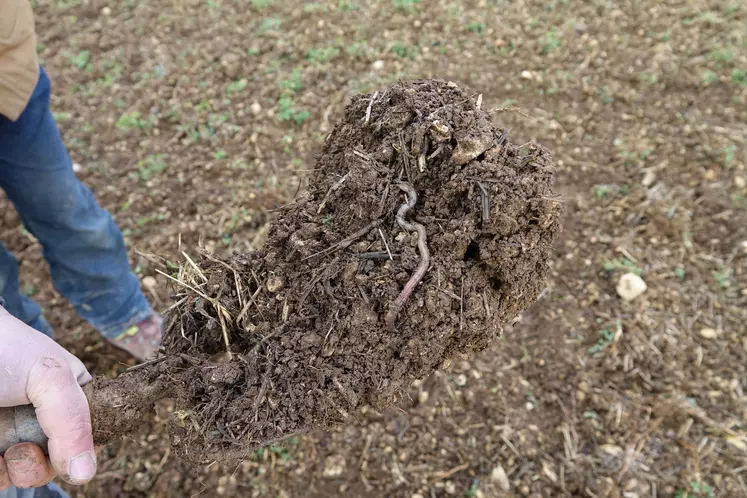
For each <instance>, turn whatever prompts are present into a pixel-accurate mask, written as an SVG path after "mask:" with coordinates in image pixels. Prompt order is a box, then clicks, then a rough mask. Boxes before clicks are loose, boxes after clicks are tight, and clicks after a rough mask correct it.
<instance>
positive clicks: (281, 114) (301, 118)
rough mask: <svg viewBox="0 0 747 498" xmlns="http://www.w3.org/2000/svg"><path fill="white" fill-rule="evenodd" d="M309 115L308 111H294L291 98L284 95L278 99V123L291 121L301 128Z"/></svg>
mask: <svg viewBox="0 0 747 498" xmlns="http://www.w3.org/2000/svg"><path fill="white" fill-rule="evenodd" d="M310 115H311V113H309V111H302V110H300V109H296V107H295V104H294V102H293V97H292V96H290V95H284V96H282V97H280V99H278V118H279V119H280V121H293V122H295V123H296V124H297V125H298V126H301V125H302V124H303V123H304V122H305V121H306V120H307V119H308V117H309V116H310Z"/></svg>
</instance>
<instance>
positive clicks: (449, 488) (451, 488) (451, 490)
mask: <svg viewBox="0 0 747 498" xmlns="http://www.w3.org/2000/svg"><path fill="white" fill-rule="evenodd" d="M444 491H445V492H446V494H447V495H453V494H456V484H454V481H446V484H444Z"/></svg>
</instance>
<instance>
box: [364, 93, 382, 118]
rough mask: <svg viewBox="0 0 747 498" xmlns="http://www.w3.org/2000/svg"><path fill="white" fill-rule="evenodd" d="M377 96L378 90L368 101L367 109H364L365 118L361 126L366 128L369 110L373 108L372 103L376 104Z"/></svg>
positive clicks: (369, 115)
mask: <svg viewBox="0 0 747 498" xmlns="http://www.w3.org/2000/svg"><path fill="white" fill-rule="evenodd" d="M378 96H379V92H378V90H377V91H376V92H374V94H373V97H371V100H369V101H368V109H366V118H365V119H364V121H363V126H368V123H369V122H370V121H371V109H372V108H373V105H374V102H376V97H378Z"/></svg>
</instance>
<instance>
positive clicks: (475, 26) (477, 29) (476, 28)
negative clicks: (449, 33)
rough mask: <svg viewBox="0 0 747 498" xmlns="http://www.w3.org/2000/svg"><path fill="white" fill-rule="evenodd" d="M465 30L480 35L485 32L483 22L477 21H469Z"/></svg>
mask: <svg viewBox="0 0 747 498" xmlns="http://www.w3.org/2000/svg"><path fill="white" fill-rule="evenodd" d="M467 31H470V32H472V33H477V34H478V35H481V34H483V33H484V32H485V24H484V23H481V22H477V21H474V22H471V23H469V24H468V25H467Z"/></svg>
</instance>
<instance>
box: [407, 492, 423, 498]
mask: <svg viewBox="0 0 747 498" xmlns="http://www.w3.org/2000/svg"><path fill="white" fill-rule="evenodd" d="M410 498H423V495H421V494H420V493H415V494H414V495H412V496H411V497H410Z"/></svg>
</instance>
